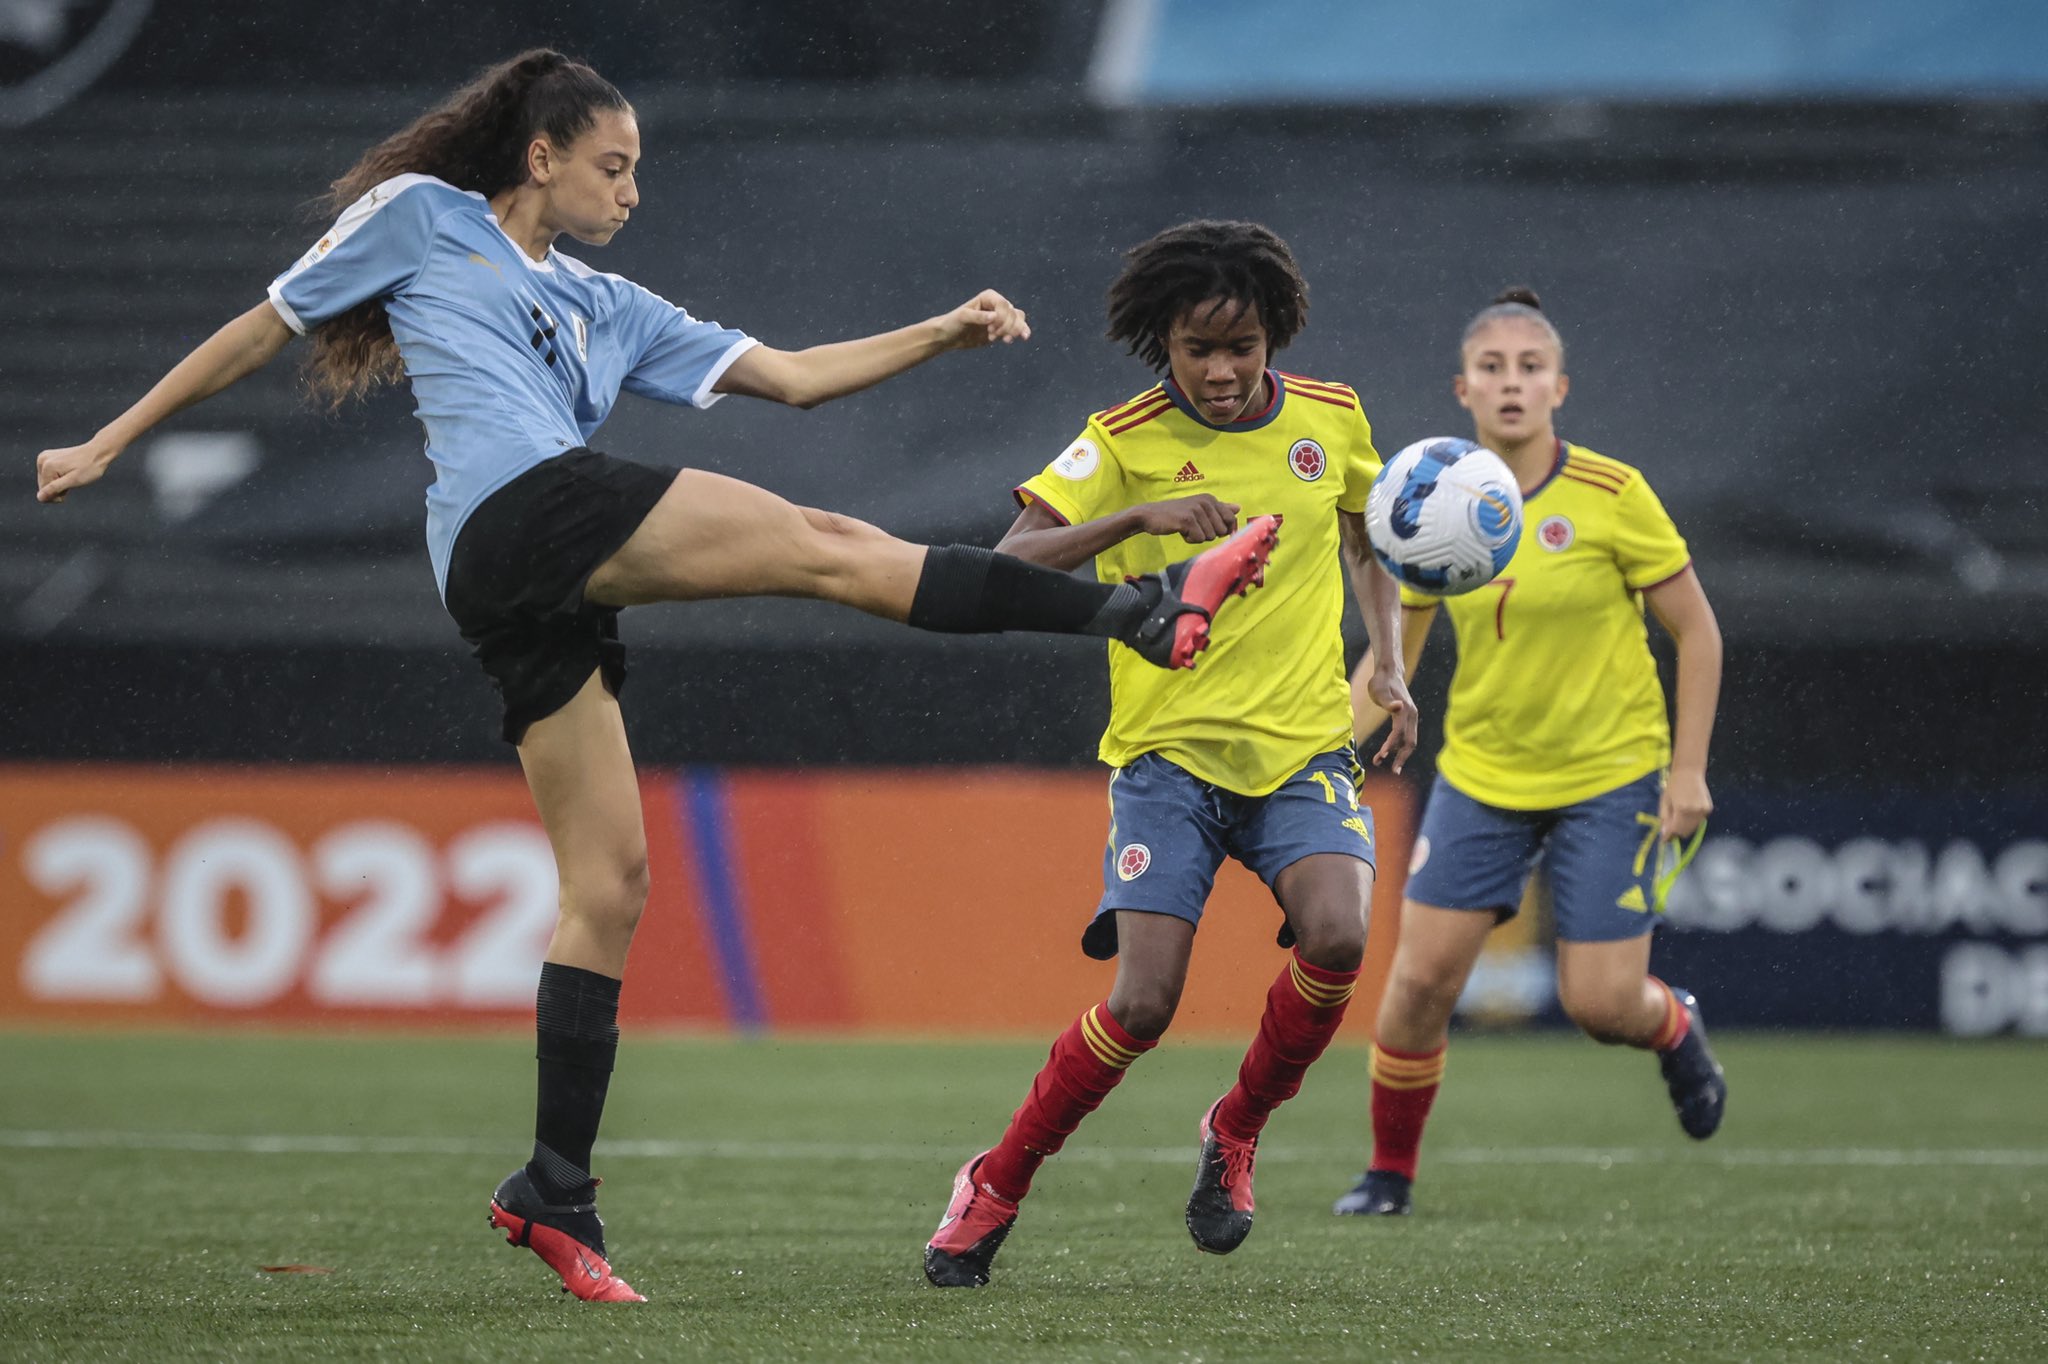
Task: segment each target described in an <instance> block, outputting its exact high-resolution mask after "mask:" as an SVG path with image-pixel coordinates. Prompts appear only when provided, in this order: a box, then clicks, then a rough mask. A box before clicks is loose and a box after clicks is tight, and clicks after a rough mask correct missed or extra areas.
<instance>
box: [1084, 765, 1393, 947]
mask: <svg viewBox="0 0 2048 1364" xmlns="http://www.w3.org/2000/svg"><path fill="white" fill-rule="evenodd" d="M1109 813H1110V822H1109V844H1108V846H1107V847H1106V848H1105V849H1104V850H1103V854H1102V900H1101V902H1100V903H1099V904H1097V905H1096V907H1095V917H1094V919H1093V920H1092V921H1091V922H1090V923H1089V925H1088V929H1087V931H1086V932H1085V933H1084V934H1083V935H1082V937H1081V950H1082V951H1084V952H1086V953H1087V954H1088V955H1089V956H1091V957H1094V958H1096V959H1097V960H1104V961H1106V960H1108V959H1109V958H1110V957H1113V956H1115V955H1116V913H1115V911H1117V910H1119V909H1137V910H1145V911H1147V912H1149V913H1153V914H1171V915H1173V916H1174V917H1175V918H1178V919H1186V920H1187V921H1188V922H1189V923H1191V924H1199V923H1200V922H1201V921H1202V906H1203V905H1205V904H1207V903H1208V900H1209V891H1210V889H1211V887H1213V886H1214V885H1215V884H1216V869H1217V868H1218V867H1220V866H1222V865H1223V859H1224V858H1225V857H1226V856H1227V857H1234V858H1236V859H1237V860H1238V861H1240V862H1242V863H1244V865H1245V866H1247V867H1249V868H1251V869H1252V871H1253V872H1254V873H1256V874H1257V876H1258V878H1259V879H1260V880H1261V881H1264V882H1265V883H1266V887H1267V889H1269V890H1270V889H1271V888H1272V886H1273V882H1274V881H1275V880H1276V879H1277V878H1278V877H1279V875H1280V873H1281V872H1283V871H1285V870H1286V869H1287V868H1288V867H1290V866H1292V865H1293V864H1294V863H1296V862H1299V861H1300V860H1301V859H1302V858H1304V857H1310V856H1313V855H1314V854H1316V853H1341V854H1343V855H1344V856H1346V857H1355V858H1357V859H1359V860H1360V861H1361V862H1364V863H1365V864H1366V865H1367V866H1372V865H1374V862H1375V847H1374V844H1373V826H1372V811H1371V810H1369V809H1367V808H1366V807H1365V806H1363V805H1360V804H1359V803H1358V761H1357V759H1356V757H1355V756H1354V755H1353V754H1352V751H1351V750H1350V749H1349V748H1341V749H1336V750H1333V751H1332V752H1329V753H1324V754H1321V755H1319V756H1317V757H1316V758H1314V759H1313V760H1311V761H1310V762H1309V763H1308V764H1307V765H1306V766H1305V767H1303V768H1302V769H1301V770H1300V771H1299V772H1296V773H1295V774H1294V775H1293V776H1291V777H1289V778H1288V779H1287V780H1286V781H1285V782H1283V783H1281V785H1280V788H1279V789H1278V790H1276V791H1274V792H1273V793H1272V794H1270V795H1265V796H1241V795H1238V794H1237V793H1236V792H1234V791H1226V790H1224V789H1223V788H1222V787H1220V786H1212V785H1210V784H1209V783H1208V782H1205V781H1203V780H1202V779H1201V778H1199V777H1197V776H1194V775H1193V774H1192V773H1190V772H1188V771H1187V770H1186V769H1185V768H1183V767H1180V766H1179V765H1178V764H1175V763H1171V762H1168V761H1167V760H1166V759H1165V758H1162V757H1160V756H1159V755H1158V754H1156V753H1147V754H1144V755H1143V756H1141V757H1140V758H1138V759H1137V760H1136V761H1135V762H1133V763H1131V764H1130V765H1129V766H1128V767H1119V768H1117V769H1116V770H1115V771H1114V772H1112V773H1111V774H1110V777H1109Z"/></svg>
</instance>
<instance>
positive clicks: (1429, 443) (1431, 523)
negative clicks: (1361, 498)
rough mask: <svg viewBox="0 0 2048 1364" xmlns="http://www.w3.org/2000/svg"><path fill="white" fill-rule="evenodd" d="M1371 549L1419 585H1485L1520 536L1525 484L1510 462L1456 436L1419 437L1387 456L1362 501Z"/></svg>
mask: <svg viewBox="0 0 2048 1364" xmlns="http://www.w3.org/2000/svg"><path fill="white" fill-rule="evenodd" d="M1365 529H1366V533H1367V535H1369V536H1370V537H1371V539H1372V552H1373V555H1374V557H1376V558H1377V559H1378V560H1379V561H1380V562H1381V563H1382V564H1384V565H1386V569H1387V572H1389V573H1391V574H1393V575H1394V577H1396V578H1397V579H1399V580H1400V581H1402V582H1404V583H1406V584H1408V586H1410V587H1413V588H1416V589H1417V590H1419V591H1423V592H1428V593H1431V594H1433V595H1435V596H1439V597H1455V596H1457V595H1458V594H1459V593H1460V592H1470V591H1471V590H1472V589H1473V588H1475V587H1483V586H1485V585H1486V584H1487V583H1490V582H1492V581H1493V579H1494V575H1495V574H1497V573H1499V572H1500V571H1501V570H1502V569H1503V568H1506V567H1507V566H1508V560H1509V559H1512V558H1514V557H1515V546H1516V545H1518V544H1520V543H1521V542H1522V490H1521V489H1520V488H1519V487H1518V486H1516V483H1515V476H1514V474H1513V473H1512V472H1510V471H1509V469H1508V466H1507V462H1506V461H1505V460H1503V459H1502V458H1501V457H1500V456H1499V455H1496V454H1495V453H1493V451H1491V450H1488V449H1486V448H1485V447H1484V446H1480V445H1476V444H1474V443H1473V442H1471V441H1469V440H1459V439H1458V438H1457V437H1455V436H1436V437H1432V438H1431V439H1429V440H1419V441H1416V442H1415V444H1413V445H1410V446H1408V447H1407V448H1406V449H1404V450H1402V451H1401V453H1400V454H1398V455H1395V456H1394V457H1393V458H1392V459H1390V460H1388V461H1387V463H1386V467H1385V468H1383V469H1381V470H1380V476H1379V477H1378V478H1376V479H1374V480H1373V481H1372V493H1371V496H1370V497H1369V498H1368V500H1367V501H1366V504H1365Z"/></svg>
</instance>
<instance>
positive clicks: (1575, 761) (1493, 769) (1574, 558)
mask: <svg viewBox="0 0 2048 1364" xmlns="http://www.w3.org/2000/svg"><path fill="white" fill-rule="evenodd" d="M1522 516H1523V519H1522V542H1521V544H1520V545H1518V546H1516V548H1515V557H1514V558H1512V559H1510V560H1508V566H1507V567H1506V568H1505V569H1503V570H1501V575H1500V576H1499V577H1498V578H1495V579H1494V580H1493V581H1492V582H1491V583H1488V584H1487V585H1486V586H1485V587H1482V588H1479V589H1478V590H1477V591H1473V592H1467V593H1465V594H1464V595H1462V596H1457V597H1445V598H1442V599H1441V602H1442V605H1443V608H1444V610H1446V611H1447V612H1449V613H1450V617H1451V625H1452V626H1453V627H1454V629H1455V630H1456V633H1457V638H1458V670H1457V673H1456V674H1455V675H1454V676H1453V678H1452V679H1451V697H1450V703H1449V706H1448V708H1447V712H1446V714H1445V716H1444V746H1443V751H1442V753H1441V754H1439V755H1438V757H1437V770H1438V771H1439V772H1441V773H1442V774H1443V778H1444V780H1445V781H1448V782H1449V783H1450V784H1451V785H1452V786H1454V787H1456V788H1457V789H1458V790H1460V791H1463V792H1464V793H1465V794H1466V795H1468V796H1471V797H1472V798H1473V799H1475V800H1481V801H1485V802H1486V803H1487V804H1489V805H1497V806H1501V807H1502V808H1504V809H1509V810H1549V809H1555V808H1556V807H1558V806H1561V805H1570V804H1573V803H1574V802H1576V801H1581V800H1585V799H1587V798H1589V797H1592V796H1597V795H1599V794H1600V793H1602V792H1604V791H1611V790H1613V789H1614V788H1616V787H1618V786H1624V785H1626V784H1627V783H1629V782H1632V781H1634V780H1635V779H1636V778H1638V777H1641V776H1643V775H1645V774H1647V773H1650V772H1654V771H1656V770H1657V769H1659V768H1661V767H1663V766H1664V765H1665V764H1666V763H1667V762H1669V761H1670V759H1671V730H1670V724H1669V722H1668V721H1667V720H1666V718H1665V714H1664V689H1663V687H1662V686H1661V685H1660V684H1659V682H1658V681H1657V667H1656V664H1655V662H1654V661H1653V660H1652V659H1651V657H1650V645H1649V638H1648V635H1647V634H1646V632H1645V630H1644V625H1643V589H1644V588H1647V587H1654V586H1656V585H1657V584H1659V583H1662V582H1665V581H1667V580H1669V579H1671V578H1674V577H1676V576H1678V574H1679V573H1681V572H1683V571H1684V569H1685V567H1686V565H1687V564H1689V563H1690V562H1691V561H1692V560H1691V556H1690V555H1689V554H1688V553H1687V552H1686V548H1685V541H1684V540H1683V539H1681V538H1680V537H1679V534H1678V528H1677V527H1675V526H1674V525H1672V524H1671V518H1670V516H1669V515H1667V514H1666V513H1665V511H1664V506H1663V504H1662V503H1660V502H1659V501H1658V500H1657V495H1656V494H1655V493H1653V492H1651V491H1650V485H1649V483H1648V482H1647V481H1646V480H1645V479H1644V478H1643V476H1642V474H1641V473H1640V472H1638V471H1637V470H1635V469H1633V468H1631V467H1630V466H1628V465H1626V464H1623V463H1622V462H1621V461H1619V460H1613V459H1608V458H1607V457H1606V456H1605V455H1597V454H1594V453H1593V452H1592V451H1591V450H1587V449H1583V448H1581V447H1580V446H1577V445H1567V444H1565V443H1564V442H1563V441H1559V442H1558V457H1557V463H1556V464H1555V465H1554V466H1553V467H1552V469H1551V471H1550V474H1549V475H1548V476H1547V477H1546V478H1545V479H1544V480H1543V482H1542V483H1541V484H1539V485H1538V486H1537V488H1536V491H1534V492H1532V493H1529V494H1527V495H1526V496H1525V497H1524V498H1523V503H1522ZM1401 599H1402V601H1403V602H1405V603H1406V604H1408V605H1411V606H1427V605H1430V604H1432V603H1435V602H1437V601H1438V600H1439V599H1438V598H1436V597H1432V596H1429V595H1427V594H1426V593H1421V592H1416V591H1414V590H1412V589H1410V588H1407V587H1403V588H1402V589H1401Z"/></svg>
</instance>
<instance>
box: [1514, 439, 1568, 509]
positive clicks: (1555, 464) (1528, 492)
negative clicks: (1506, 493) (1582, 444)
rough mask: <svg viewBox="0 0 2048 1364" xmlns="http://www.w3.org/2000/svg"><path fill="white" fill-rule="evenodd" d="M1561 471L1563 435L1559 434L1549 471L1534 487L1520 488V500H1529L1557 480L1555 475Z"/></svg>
mask: <svg viewBox="0 0 2048 1364" xmlns="http://www.w3.org/2000/svg"><path fill="white" fill-rule="evenodd" d="M1563 472H1564V437H1563V436H1559V437H1558V438H1557V458H1556V459H1554V460H1552V461H1551V462H1550V472H1549V473H1547V474H1545V475H1544V476H1543V481H1542V482H1540V483H1538V484H1537V485H1536V486H1535V487H1533V488H1525V489H1523V490H1522V500H1523V501H1524V502H1527V501H1528V500H1529V499H1530V498H1532V497H1534V496H1536V494H1538V493H1540V492H1542V491H1543V490H1544V489H1545V488H1548V487H1549V486H1550V485H1551V484H1553V483H1555V482H1557V476H1558V475H1559V474H1561V473H1563Z"/></svg>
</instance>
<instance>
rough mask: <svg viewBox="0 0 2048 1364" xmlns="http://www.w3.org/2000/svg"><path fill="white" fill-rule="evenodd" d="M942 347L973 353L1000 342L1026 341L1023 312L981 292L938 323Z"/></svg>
mask: <svg viewBox="0 0 2048 1364" xmlns="http://www.w3.org/2000/svg"><path fill="white" fill-rule="evenodd" d="M939 323H940V325H941V326H942V327H943V328H944V329H945V333H946V344H947V345H948V346H949V347H951V348H952V349H954V350H973V349H974V348H975V347H977V346H986V345H990V344H992V343H994V342H997V341H1000V342H1002V343H1003V344H1004V345H1006V346H1007V345H1009V344H1010V343H1011V342H1012V341H1029V340H1030V339H1031V324H1030V323H1029V322H1027V321H1026V320H1025V318H1024V310H1023V309H1022V308H1020V307H1018V306H1017V305H1016V304H1014V303H1012V302H1010V300H1009V299H1007V298H1004V297H1003V296H1002V295H1001V294H999V293H997V292H996V291H995V290H993V289H983V290H982V291H981V292H980V293H978V294H976V295H975V296H974V297H973V298H970V299H968V300H967V301H966V302H965V303H963V304H961V305H960V306H959V307H957V308H955V309H954V310H953V311H952V312H950V313H947V314H946V315H945V316H944V317H942V318H940V319H939Z"/></svg>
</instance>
